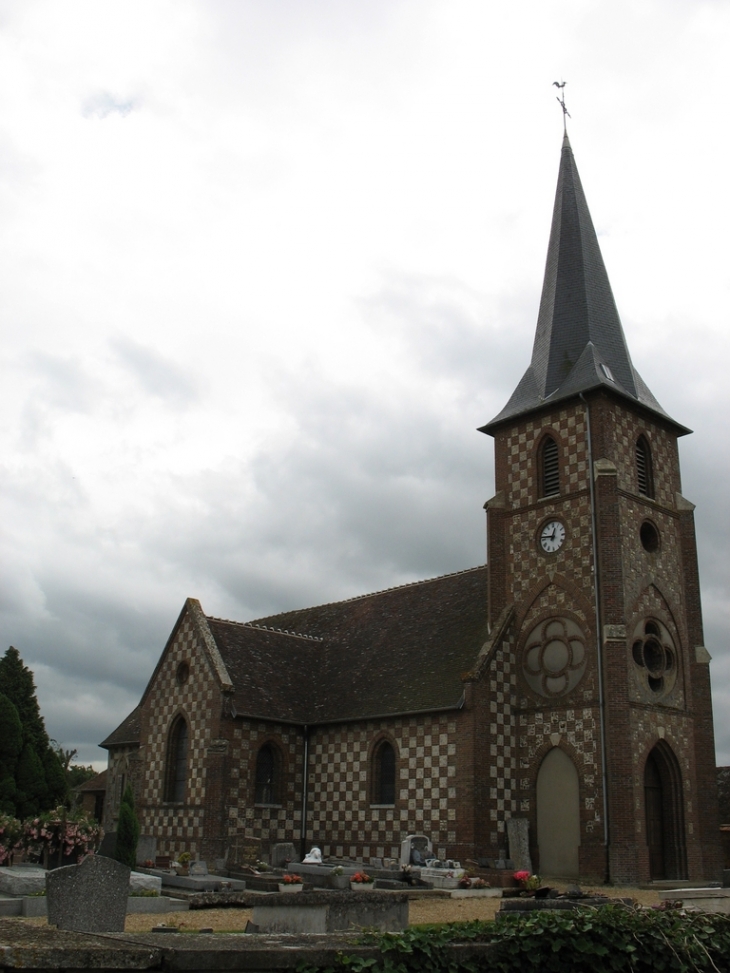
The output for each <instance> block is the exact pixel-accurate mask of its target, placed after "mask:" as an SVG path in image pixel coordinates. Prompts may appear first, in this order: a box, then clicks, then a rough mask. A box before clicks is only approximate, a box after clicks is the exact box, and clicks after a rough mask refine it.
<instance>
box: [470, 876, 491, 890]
mask: <svg viewBox="0 0 730 973" xmlns="http://www.w3.org/2000/svg"><path fill="white" fill-rule="evenodd" d="M471 887H472V888H473V889H488V888H489V882H485V881H484V879H483V878H475V879H474V881H473V882H472V883H471Z"/></svg>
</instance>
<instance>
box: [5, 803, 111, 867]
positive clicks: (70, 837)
mask: <svg viewBox="0 0 730 973" xmlns="http://www.w3.org/2000/svg"><path fill="white" fill-rule="evenodd" d="M101 834H102V831H101V825H100V824H99V823H98V821H95V820H94V818H92V817H90V816H89V815H88V814H86V813H85V812H84V811H81V810H72V811H69V810H68V809H67V808H65V807H63V806H62V805H61V806H59V807H57V808H56V809H55V810H53V811H45V812H44V813H43V814H40V815H39V816H38V817H36V818H28V819H27V820H26V821H24V822H23V823H22V825H21V830H20V835H19V841H18V847H23V848H25V849H26V851H29V852H31V853H32V854H37V855H40V856H45V855H53V854H56V853H58V851H59V850H61V851H62V853H63V854H64V855H69V854H71V852H73V851H74V850H78V851H79V852H83V853H88V852H90V851H93V850H94V848H95V847H96V846H97V844H98V842H99V840H100V839H101Z"/></svg>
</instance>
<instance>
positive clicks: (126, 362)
mask: <svg viewBox="0 0 730 973" xmlns="http://www.w3.org/2000/svg"><path fill="white" fill-rule="evenodd" d="M111 346H112V350H113V351H114V353H115V356H116V358H117V360H118V361H119V362H120V363H121V364H122V365H123V367H124V368H125V369H126V370H127V371H128V372H130V374H131V375H133V376H134V378H135V379H136V381H137V383H138V384H139V386H140V388H142V390H143V391H144V392H146V393H147V394H148V395H154V396H156V397H157V398H160V399H166V400H169V401H171V402H173V403H174V404H175V405H176V406H179V405H189V404H191V403H193V402H195V401H196V400H197V399H198V394H199V393H198V387H197V382H196V380H195V379H194V377H193V376H192V374H191V373H190V372H188V371H186V370H184V369H182V368H180V367H179V366H178V365H176V364H175V363H174V362H172V361H170V360H169V359H167V358H165V357H164V356H162V355H161V354H159V352H157V351H155V350H154V349H152V348H146V347H145V346H144V345H141V344H139V343H138V342H136V341H132V340H131V339H130V338H125V337H119V338H116V339H114V340H113V341H112V342H111Z"/></svg>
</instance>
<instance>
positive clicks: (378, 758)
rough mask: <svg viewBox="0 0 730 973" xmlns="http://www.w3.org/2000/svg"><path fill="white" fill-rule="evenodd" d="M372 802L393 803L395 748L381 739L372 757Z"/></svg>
mask: <svg viewBox="0 0 730 973" xmlns="http://www.w3.org/2000/svg"><path fill="white" fill-rule="evenodd" d="M371 780H372V803H373V804H395V748H394V747H393V744H392V743H389V742H388V740H381V742H380V743H379V744H378V745H377V746H376V748H375V750H374V751H373V758H372V776H371Z"/></svg>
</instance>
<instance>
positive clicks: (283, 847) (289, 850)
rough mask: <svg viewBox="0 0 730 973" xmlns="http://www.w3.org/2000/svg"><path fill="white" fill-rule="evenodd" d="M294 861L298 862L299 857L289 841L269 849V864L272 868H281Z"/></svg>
mask: <svg viewBox="0 0 730 973" xmlns="http://www.w3.org/2000/svg"><path fill="white" fill-rule="evenodd" d="M296 861H299V855H297V850H296V848H295V847H294V845H293V844H292V843H291V841H280V842H278V844H275V845H274V847H273V848H272V849H271V864H272V865H273V866H274V868H283V867H284V866H285V865H287V864H288V863H289V862H296Z"/></svg>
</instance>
